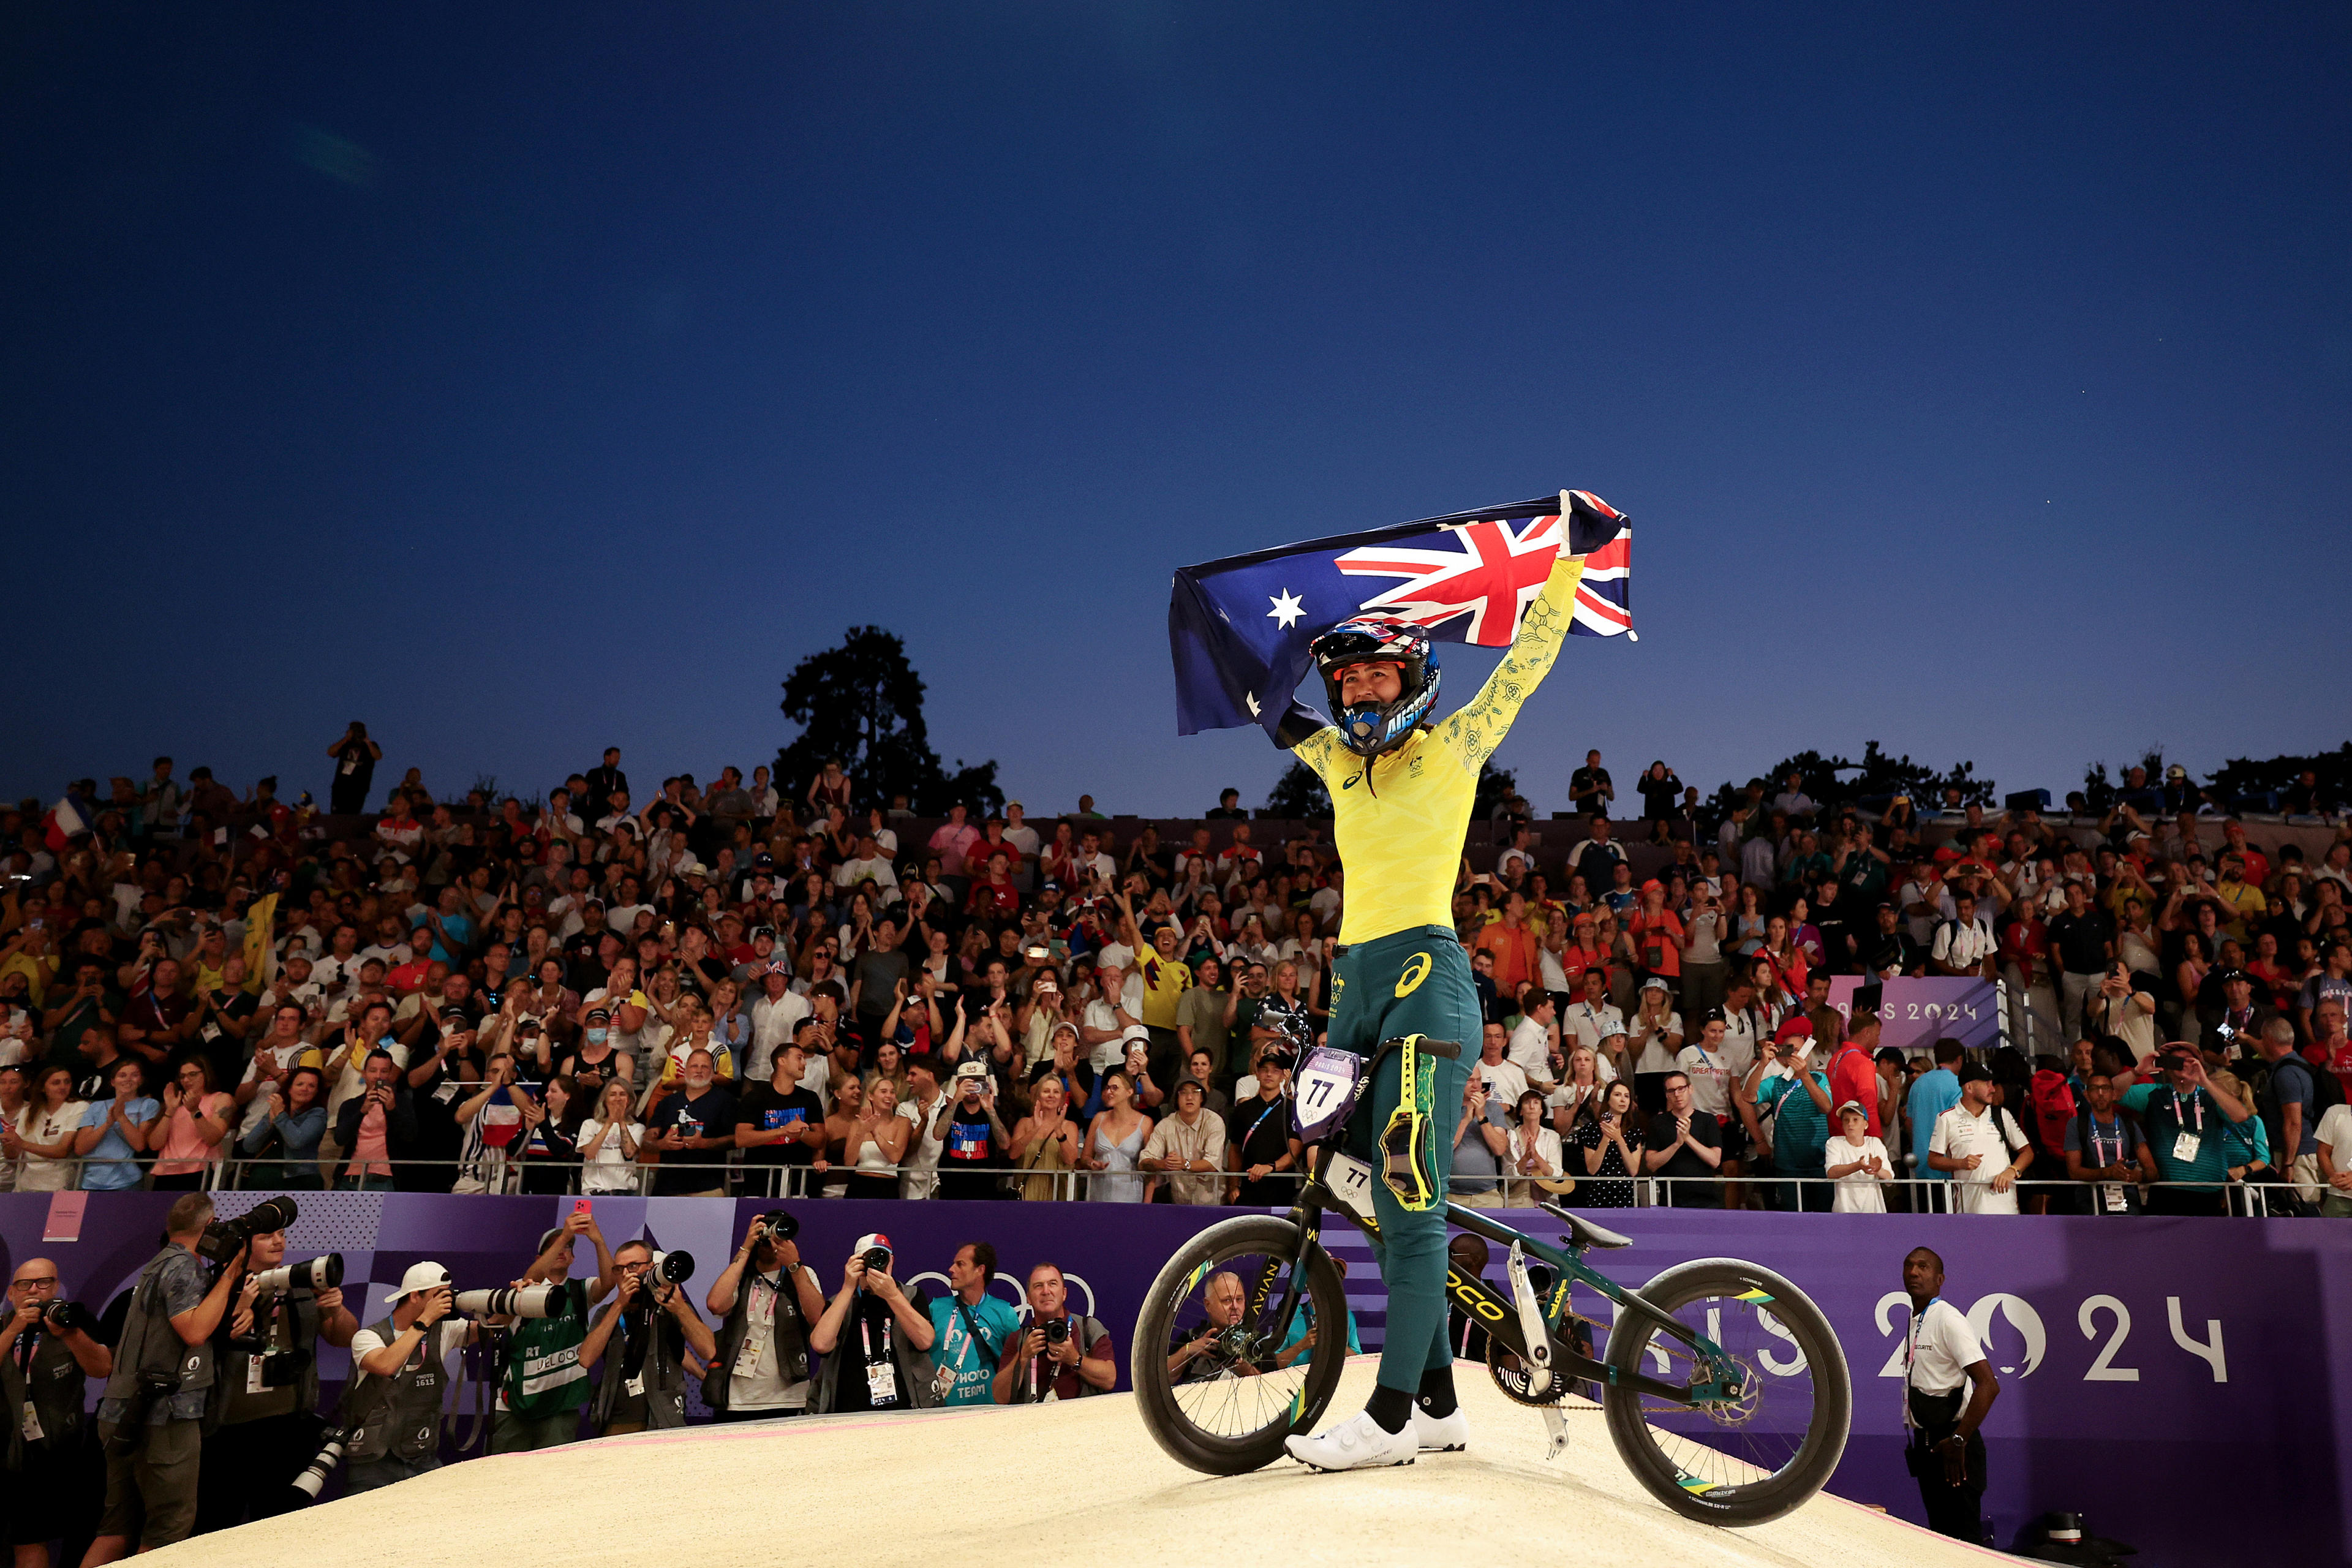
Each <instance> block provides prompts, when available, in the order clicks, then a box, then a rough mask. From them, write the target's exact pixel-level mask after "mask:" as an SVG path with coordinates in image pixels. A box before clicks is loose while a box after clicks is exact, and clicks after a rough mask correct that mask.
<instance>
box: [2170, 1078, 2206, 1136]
mask: <svg viewBox="0 0 2352 1568" xmlns="http://www.w3.org/2000/svg"><path fill="white" fill-rule="evenodd" d="M2189 1110H2190V1111H2191V1112H2192V1113H2193V1115H2194V1117H2195V1120H2196V1123H2197V1135H2198V1136H2199V1137H2200V1138H2202V1137H2203V1136H2205V1099H2204V1096H2202V1095H2200V1094H2198V1093H2196V1092H2195V1091H2193V1090H2192V1091H2190V1093H2189ZM2189 1120H2190V1118H2189V1117H2188V1116H2183V1115H2182V1114H2180V1091H2179V1089H2174V1090H2173V1091H2172V1121H2173V1124H2174V1125H2175V1126H2179V1125H2181V1124H2183V1123H2185V1122H2187V1121H2189Z"/></svg>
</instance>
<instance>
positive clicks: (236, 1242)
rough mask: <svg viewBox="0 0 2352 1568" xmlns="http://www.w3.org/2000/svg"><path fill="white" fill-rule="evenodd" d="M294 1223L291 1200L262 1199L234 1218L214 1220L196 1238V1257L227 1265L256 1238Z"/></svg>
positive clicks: (283, 1198) (284, 1197) (280, 1196)
mask: <svg viewBox="0 0 2352 1568" xmlns="http://www.w3.org/2000/svg"><path fill="white" fill-rule="evenodd" d="M294 1220H295V1208H294V1200H293V1199H292V1198H289V1197H287V1196H286V1195H285V1194H282V1193H281V1194H278V1195H277V1196H275V1197H268V1198H264V1199H262V1200H261V1201H260V1202H259V1203H257V1204H256V1205H253V1206H252V1207H251V1208H249V1209H247V1210H246V1211H245V1212H244V1213H243V1214H241V1215H236V1217H235V1218H233V1219H216V1220H215V1221H213V1222H212V1223H211V1224H210V1225H208V1226H205V1233H204V1235H202V1236H200V1237H197V1238H196V1256H197V1257H199V1258H204V1259H205V1261H206V1262H209V1263H223V1264H225V1263H226V1262H227V1261H228V1260H229V1259H230V1258H235V1257H236V1249H237V1248H238V1247H243V1246H245V1245H246V1244H247V1242H250V1241H251V1240H252V1239H253V1238H254V1237H257V1236H268V1235H269V1234H270V1233H271V1232H272V1231H278V1230H284V1229H285V1228H286V1227H287V1226H289V1225H292V1224H293V1223H294Z"/></svg>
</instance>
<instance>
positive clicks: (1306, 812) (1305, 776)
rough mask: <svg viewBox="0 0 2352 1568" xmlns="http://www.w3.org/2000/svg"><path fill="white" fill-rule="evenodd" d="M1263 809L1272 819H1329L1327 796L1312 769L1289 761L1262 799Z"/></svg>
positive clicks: (1329, 806) (1297, 762)
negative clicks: (1283, 817) (1321, 817)
mask: <svg viewBox="0 0 2352 1568" xmlns="http://www.w3.org/2000/svg"><path fill="white" fill-rule="evenodd" d="M1265 808H1266V810H1268V811H1270V812H1272V813H1273V814H1274V815H1275V816H1290V817H1312V816H1330V815H1331V792H1330V791H1329V790H1328V789H1325V788H1324V787H1323V781H1322V779H1321V778H1319V777H1318V776H1317V775H1316V772H1315V770H1314V769H1313V768H1310V767H1308V766H1307V764H1306V763H1302V762H1300V761H1299V760H1298V759H1297V758H1296V757H1293V758H1292V759H1291V760H1290V765H1289V766H1288V767H1286V768H1285V769H1283V770H1282V776H1281V777H1280V778H1278V779H1276V780H1275V781H1274V788H1273V790H1272V791H1271V792H1269V793H1268V794H1267V795H1266V797H1265Z"/></svg>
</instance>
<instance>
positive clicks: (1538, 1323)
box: [1504, 1241, 1552, 1399]
mask: <svg viewBox="0 0 2352 1568" xmlns="http://www.w3.org/2000/svg"><path fill="white" fill-rule="evenodd" d="M1504 1267H1505V1268H1506V1270H1507V1272H1508V1273H1509V1275H1510V1279H1511V1301H1512V1304H1513V1305H1514V1306H1516V1307H1517V1309H1518V1314H1519V1333H1520V1335H1521V1337H1522V1339H1523V1340H1524V1342H1525V1344H1526V1347H1527V1348H1526V1350H1525V1351H1524V1352H1522V1353H1521V1355H1520V1357H1519V1363H1520V1364H1521V1365H1522V1366H1525V1367H1526V1368H1527V1369H1528V1397H1530V1398H1533V1399H1541V1398H1542V1397H1543V1396H1544V1395H1545V1394H1549V1393H1550V1392H1551V1385H1552V1374H1551V1329H1550V1326H1549V1324H1547V1323H1546V1322H1545V1321H1544V1315H1543V1307H1542V1306H1541V1305H1540V1304H1539V1303H1538V1301H1537V1300H1536V1288H1535V1285H1534V1282H1533V1281H1531V1280H1529V1279H1528V1257H1527V1254H1526V1253H1525V1252H1524V1251H1522V1250H1521V1249H1520V1247H1519V1244H1518V1243H1517V1242H1516V1241H1515V1242H1513V1243H1511V1255H1510V1259H1509V1261H1508V1262H1507V1264H1506V1265H1505V1266H1504Z"/></svg>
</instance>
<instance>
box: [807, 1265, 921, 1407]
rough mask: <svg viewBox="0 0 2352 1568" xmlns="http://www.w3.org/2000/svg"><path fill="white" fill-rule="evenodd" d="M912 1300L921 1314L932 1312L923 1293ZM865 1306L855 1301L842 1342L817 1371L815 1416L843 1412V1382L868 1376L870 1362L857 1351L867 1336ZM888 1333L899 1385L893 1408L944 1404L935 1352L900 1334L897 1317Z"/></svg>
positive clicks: (813, 1399)
mask: <svg viewBox="0 0 2352 1568" xmlns="http://www.w3.org/2000/svg"><path fill="white" fill-rule="evenodd" d="M909 1300H910V1301H911V1302H912V1304H913V1306H914V1309H915V1310H916V1311H917V1312H919V1313H928V1312H929V1310H930V1308H929V1298H928V1297H926V1296H924V1295H923V1294H922V1293H921V1292H920V1291H917V1292H916V1293H915V1294H914V1295H913V1296H912V1297H910V1298H909ZM864 1304H865V1303H864V1300H857V1301H855V1302H853V1304H852V1305H851V1308H850V1313H849V1321H847V1322H846V1323H845V1324H844V1325H843V1327H842V1331H841V1342H839V1343H838V1344H836V1345H835V1346H834V1347H833V1349H831V1350H829V1351H826V1352H824V1361H823V1362H822V1363H820V1364H819V1366H818V1368H817V1374H816V1377H815V1379H814V1381H813V1382H812V1383H811V1384H809V1414H810V1415H829V1414H831V1413H832V1412H834V1411H835V1410H838V1409H840V1408H841V1381H842V1379H844V1378H845V1377H864V1376H865V1375H866V1358H865V1357H864V1356H861V1355H860V1354H859V1353H858V1352H857V1349H856V1342H857V1341H858V1340H860V1339H862V1338H863V1337H864V1335H863V1330H862V1329H861V1328H860V1322H861V1319H860V1316H859V1314H860V1313H861V1311H862V1310H864ZM885 1332H886V1336H887V1339H888V1342H889V1346H888V1348H889V1354H890V1365H891V1367H892V1369H893V1371H894V1372H895V1373H896V1374H897V1378H898V1405H895V1406H893V1407H892V1408H896V1409H899V1410H930V1409H933V1408H936V1407H937V1406H938V1405H939V1403H940V1388H939V1384H938V1383H937V1382H936V1381H934V1374H935V1373H936V1371H937V1369H936V1368H935V1367H934V1366H933V1365H932V1364H931V1352H929V1351H919V1350H917V1349H916V1348H915V1347H914V1346H913V1345H911V1344H909V1343H908V1342H907V1336H906V1335H905V1334H903V1333H901V1332H899V1331H898V1321H897V1320H896V1319H895V1318H891V1319H890V1320H889V1327H888V1328H887V1330H886V1331H885Z"/></svg>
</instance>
